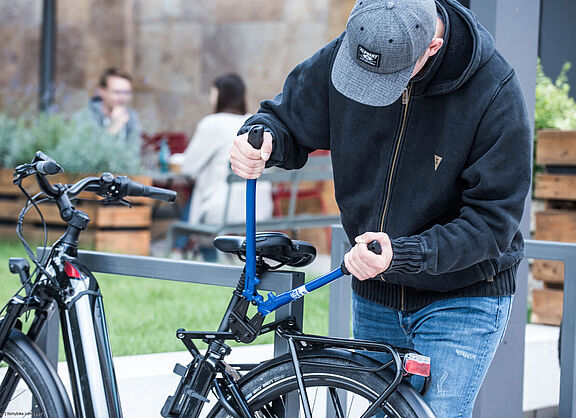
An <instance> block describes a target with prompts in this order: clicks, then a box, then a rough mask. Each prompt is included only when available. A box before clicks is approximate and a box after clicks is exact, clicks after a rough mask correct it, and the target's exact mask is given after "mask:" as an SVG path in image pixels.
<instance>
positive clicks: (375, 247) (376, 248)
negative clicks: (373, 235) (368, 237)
mask: <svg viewBox="0 0 576 418" xmlns="http://www.w3.org/2000/svg"><path fill="white" fill-rule="evenodd" d="M368 249H369V250H370V251H372V252H373V253H374V254H382V246H381V245H380V243H379V242H378V241H376V240H374V241H372V242H370V243H369V244H368Z"/></svg>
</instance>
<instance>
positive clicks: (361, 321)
mask: <svg viewBox="0 0 576 418" xmlns="http://www.w3.org/2000/svg"><path fill="white" fill-rule="evenodd" d="M511 307H512V296H501V297H462V298H453V299H446V300H441V301H437V302H434V303H432V304H430V305H428V306H425V307H424V308H421V309H419V310H417V311H410V312H402V311H396V310H394V309H389V308H386V307H384V306H382V305H379V304H377V303H374V302H370V301H369V300H366V299H364V298H362V297H360V296H358V295H356V294H355V293H353V296H352V310H353V327H354V338H357V339H363V340H374V341H385V342H387V343H389V344H391V345H393V346H396V347H405V348H411V349H414V350H416V351H418V352H420V353H421V354H424V355H426V356H428V357H430V365H431V375H432V380H431V385H430V389H429V390H428V392H427V393H426V395H425V397H424V399H425V400H426V402H427V403H428V404H429V405H430V407H431V408H432V410H433V411H434V412H435V414H436V415H437V416H438V417H440V418H454V417H466V418H468V417H472V410H473V408H474V401H475V399H476V396H477V395H478V391H479V390H480V386H481V385H482V381H483V380H484V377H485V376H486V372H487V371H488V366H490V362H491V361H492V358H493V357H494V353H495V352H496V349H497V348H498V345H499V344H500V342H501V341H502V339H503V337H504V332H505V331H506V325H507V324H508V319H509V318H510V310H511ZM371 355H372V356H373V357H376V358H378V359H379V360H381V361H382V360H385V359H386V354H384V353H374V354H371ZM413 379H414V380H413V381H412V383H413V384H414V386H416V387H418V382H417V380H416V376H415V377H413ZM420 386H421V382H420Z"/></svg>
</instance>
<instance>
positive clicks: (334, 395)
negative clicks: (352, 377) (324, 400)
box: [329, 387, 345, 418]
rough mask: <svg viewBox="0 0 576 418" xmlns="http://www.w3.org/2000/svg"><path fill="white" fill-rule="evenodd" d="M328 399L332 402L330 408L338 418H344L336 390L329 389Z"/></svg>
mask: <svg viewBox="0 0 576 418" xmlns="http://www.w3.org/2000/svg"><path fill="white" fill-rule="evenodd" d="M329 391H330V399H331V400H332V406H333V407H334V410H335V412H336V416H337V417H338V418H344V417H345V415H344V411H343V410H342V404H341V403H340V397H339V396H338V389H336V388H332V387H331V388H330V389H329Z"/></svg>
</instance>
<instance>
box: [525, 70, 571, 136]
mask: <svg viewBox="0 0 576 418" xmlns="http://www.w3.org/2000/svg"><path fill="white" fill-rule="evenodd" d="M570 67H571V65H570V63H569V62H566V63H565V64H564V65H563V66H562V70H561V71H560V74H559V75H558V77H557V78H556V80H555V81H552V80H551V79H550V78H548V77H547V76H546V75H545V74H544V70H543V68H542V64H541V63H540V61H538V69H537V76H536V108H535V113H534V114H535V118H534V119H535V124H534V127H535V130H536V131H537V130H538V129H546V128H550V129H563V130H576V103H575V102H574V99H572V98H571V97H570V95H569V93H570V85H569V84H568V76H567V73H568V71H569V70H570Z"/></svg>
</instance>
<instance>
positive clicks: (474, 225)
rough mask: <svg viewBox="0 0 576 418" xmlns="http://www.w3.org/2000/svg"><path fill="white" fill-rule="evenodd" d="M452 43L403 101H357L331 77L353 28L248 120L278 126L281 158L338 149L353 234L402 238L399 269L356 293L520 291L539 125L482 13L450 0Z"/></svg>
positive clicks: (390, 297) (285, 163)
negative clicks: (533, 124) (523, 226)
mask: <svg viewBox="0 0 576 418" xmlns="http://www.w3.org/2000/svg"><path fill="white" fill-rule="evenodd" d="M437 6H438V10H439V13H441V15H442V17H443V20H444V22H445V36H444V45H443V46H442V48H441V49H440V51H439V52H438V53H437V54H436V55H435V56H433V57H432V58H431V59H430V61H429V63H428V64H427V65H426V67H425V68H424V69H423V70H422V71H421V72H420V73H419V74H418V75H417V76H416V77H415V78H413V79H412V80H411V82H410V84H409V85H408V87H407V89H406V91H405V92H404V94H403V96H402V97H401V98H399V99H398V100H397V102H395V103H393V104H392V105H390V106H386V107H371V106H366V105H362V104H360V103H357V102H354V101H352V100H350V99H348V98H346V97H345V96H343V95H342V94H340V93H339V92H338V91H337V90H336V89H335V88H334V86H333V85H332V83H331V81H330V75H331V70H332V64H333V61H334V58H335V56H336V52H337V50H338V48H339V46H340V42H341V40H342V36H340V37H339V38H337V39H335V40H333V41H332V42H330V43H329V44H327V45H326V46H324V47H323V48H322V49H321V50H320V51H318V52H317V53H316V54H315V55H313V56H312V57H311V58H309V59H308V60H306V61H304V62H303V63H301V64H300V65H298V66H297V67H296V68H295V69H294V70H293V71H292V72H291V73H290V75H289V76H288V77H287V79H286V82H285V85H284V89H283V92H282V93H281V94H279V95H278V96H277V97H275V98H274V99H272V100H268V101H263V102H262V103H261V108H260V110H259V111H258V113H257V114H256V115H254V116H253V117H252V118H250V119H249V120H248V121H247V123H246V125H245V127H243V129H242V130H241V131H240V132H241V133H243V132H245V131H246V130H247V129H248V128H249V126H252V125H256V124H262V125H265V126H266V127H268V128H269V130H270V132H271V133H272V136H273V138H274V142H273V144H274V146H273V152H272V156H271V159H270V161H269V162H268V165H276V166H281V167H284V168H287V169H295V168H299V167H302V166H303V165H304V164H305V163H306V159H307V155H308V153H309V152H311V151H312V150H315V149H330V150H331V156H332V163H333V170H334V183H335V189H336V200H337V202H338V205H339V207H340V211H341V218H342V225H343V226H344V229H345V231H346V233H347V234H348V237H349V239H350V242H351V243H353V242H354V238H355V237H356V236H357V235H360V234H362V233H364V232H367V231H384V232H386V233H387V234H388V235H389V236H390V238H391V239H392V248H393V253H394V255H393V260H392V263H391V265H390V267H389V269H388V270H386V272H384V274H382V275H381V276H379V277H378V278H375V279H372V280H366V281H359V280H356V279H354V280H353V289H354V291H355V292H356V293H357V294H359V295H360V296H363V297H365V298H367V299H369V300H372V301H375V302H378V303H381V304H383V305H386V306H389V307H391V308H395V309H402V310H412V309H417V308H420V307H422V306H425V305H426V304H429V303H431V302H433V301H435V300H439V299H443V298H449V297H458V296H501V295H509V294H513V293H514V291H515V278H516V270H517V266H518V263H519V261H520V260H521V259H522V257H523V253H524V243H523V239H522V235H521V233H520V231H519V223H520V219H521V217H522V212H523V208H524V201H525V199H526V196H527V193H528V191H529V186H530V179H531V166H530V162H531V141H532V139H531V129H530V125H529V120H528V117H527V112H526V107H525V103H524V99H523V95H522V91H521V88H520V83H519V81H518V78H517V76H516V75H515V73H514V70H513V69H512V68H511V67H510V65H509V64H508V63H507V62H506V61H505V60H504V59H503V58H502V56H501V55H500V54H499V53H498V52H497V51H496V50H495V48H494V40H493V39H492V37H491V36H490V34H489V33H488V32H487V31H486V30H485V29H484V28H483V27H482V26H481V25H480V24H479V23H478V22H477V21H476V17H475V16H474V15H473V14H472V13H471V12H470V11H469V10H468V9H466V8H464V7H462V6H461V5H460V4H458V3H457V2H456V1H454V0H438V1H437Z"/></svg>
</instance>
